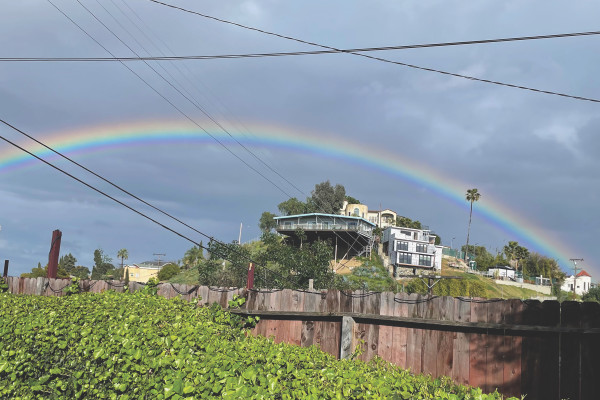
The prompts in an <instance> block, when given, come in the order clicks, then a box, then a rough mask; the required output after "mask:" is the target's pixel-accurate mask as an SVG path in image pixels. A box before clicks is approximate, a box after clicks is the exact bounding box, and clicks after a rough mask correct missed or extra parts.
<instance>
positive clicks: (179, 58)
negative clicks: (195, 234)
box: [0, 31, 600, 62]
mask: <svg viewBox="0 0 600 400" xmlns="http://www.w3.org/2000/svg"><path fill="white" fill-rule="evenodd" d="M593 35H600V31H592V32H574V33H558V34H554V35H537V36H519V37H509V38H499V39H482V40H467V41H459V42H441V43H425V44H409V45H398V46H383V47H361V48H351V49H329V50H315V51H286V52H271V53H244V54H216V55H189V56H165V55H163V56H146V57H115V58H113V57H0V61H19V62H104V61H184V60H216V59H236V58H264V57H287V56H308V55H322V54H339V53H367V52H374V51H390V50H408V49H424V48H431V47H448V46H464V45H473V44H487V43H502V42H515V41H527V40H540V39H556V38H567V37H577V36H593Z"/></svg>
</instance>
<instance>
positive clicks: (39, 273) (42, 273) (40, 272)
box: [21, 263, 48, 278]
mask: <svg viewBox="0 0 600 400" xmlns="http://www.w3.org/2000/svg"><path fill="white" fill-rule="evenodd" d="M46 276H48V272H47V268H43V267H42V264H41V263H38V266H37V267H34V268H32V269H31V272H25V273H22V274H21V278H45V277H46Z"/></svg>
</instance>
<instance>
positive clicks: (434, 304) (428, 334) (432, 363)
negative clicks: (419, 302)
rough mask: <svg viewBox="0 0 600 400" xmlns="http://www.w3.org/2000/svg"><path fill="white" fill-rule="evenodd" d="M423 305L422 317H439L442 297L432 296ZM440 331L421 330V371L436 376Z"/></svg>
mask: <svg viewBox="0 0 600 400" xmlns="http://www.w3.org/2000/svg"><path fill="white" fill-rule="evenodd" d="M424 305H425V315H424V318H426V319H431V320H439V319H440V308H441V306H442V298H441V297H434V298H432V299H431V300H430V301H428V302H427V303H424ZM439 341H440V332H439V331H437V330H435V329H428V330H426V331H424V332H423V366H422V368H423V373H425V374H429V375H432V376H437V359H438V352H439V345H440V343H439Z"/></svg>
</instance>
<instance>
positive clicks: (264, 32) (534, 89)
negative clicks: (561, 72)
mask: <svg viewBox="0 0 600 400" xmlns="http://www.w3.org/2000/svg"><path fill="white" fill-rule="evenodd" d="M148 1H150V2H152V3H156V4H160V5H163V6H165V7H169V8H173V9H176V10H179V11H183V12H186V13H189V14H194V15H198V16H200V17H203V18H208V19H212V20H214V21H218V22H222V23H225V24H229V25H234V26H237V27H240V28H243V29H248V30H251V31H255V32H260V33H263V34H265V35H270V36H275V37H279V38H282V39H286V40H292V41H294V42H298V43H303V44H308V45H311V46H317V47H320V48H323V49H327V50H333V51H338V52H343V53H346V54H352V55H355V56H359V57H364V58H369V59H372V60H376V61H381V62H384V63H388V64H395V65H400V66H403V67H408V68H413V69H418V70H422V71H429V72H436V73H438V74H443V75H447V76H454V77H457V78H462V79H468V80H471V81H477V82H483V83H489V84H493V85H498V86H505V87H511V88H514V89H521V90H528V91H531V92H536V93H544V94H550V95H554V96H561V97H567V98H571V99H575V100H584V101H591V102H594V103H600V100H598V99H593V98H588V97H581V96H574V95H570V94H566V93H560V92H553V91H550V90H542V89H536V88H531V87H528V86H522V85H515V84H512V83H504V82H500V81H493V80H490V79H483V78H476V77H473V76H469V75H463V74H457V73H454V72H448V71H443V70H439V69H434V68H428V67H421V66H418V65H414V64H408V63H404V62H400V61H392V60H389V59H387V58H381V57H375V56H370V55H368V54H362V53H359V52H356V51H342V50H341V49H338V48H335V47H331V46H327V45H323V44H319V43H315V42H310V41H307V40H303V39H298V38H295V37H292V36H287V35H282V34H279V33H275V32H270V31H266V30H264V29H259V28H254V27H251V26H248V25H243V24H240V23H237V22H233V21H228V20H226V19H222V18H217V17H213V16H210V15H207V14H202V13H200V12H197V11H192V10H188V9H186V8H183V7H178V6H175V5H173V4H168V3H164V2H162V1H158V0H148Z"/></svg>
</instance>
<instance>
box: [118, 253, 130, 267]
mask: <svg viewBox="0 0 600 400" xmlns="http://www.w3.org/2000/svg"><path fill="white" fill-rule="evenodd" d="M117 258H120V259H121V269H123V260H127V259H129V253H128V252H127V249H121V250H119V251H117Z"/></svg>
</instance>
